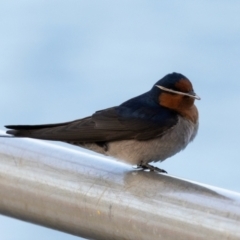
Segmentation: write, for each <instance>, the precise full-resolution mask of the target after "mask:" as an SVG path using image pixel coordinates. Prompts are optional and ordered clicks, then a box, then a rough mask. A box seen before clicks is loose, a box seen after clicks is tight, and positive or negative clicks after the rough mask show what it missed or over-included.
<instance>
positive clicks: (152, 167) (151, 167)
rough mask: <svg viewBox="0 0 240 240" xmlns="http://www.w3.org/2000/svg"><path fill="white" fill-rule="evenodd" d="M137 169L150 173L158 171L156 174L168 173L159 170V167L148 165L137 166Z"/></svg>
mask: <svg viewBox="0 0 240 240" xmlns="http://www.w3.org/2000/svg"><path fill="white" fill-rule="evenodd" d="M137 168H140V169H142V170H145V169H148V170H150V171H156V172H161V173H167V171H165V170H164V169H161V168H158V167H154V166H152V165H150V164H148V163H145V164H144V163H140V164H139V165H137Z"/></svg>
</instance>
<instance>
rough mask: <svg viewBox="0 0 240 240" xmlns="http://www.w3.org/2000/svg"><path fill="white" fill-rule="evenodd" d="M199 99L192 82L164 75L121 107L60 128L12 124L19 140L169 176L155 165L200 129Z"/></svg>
mask: <svg viewBox="0 0 240 240" xmlns="http://www.w3.org/2000/svg"><path fill="white" fill-rule="evenodd" d="M195 99H197V100H200V97H199V96H198V95H196V93H195V92H194V90H193V86H192V83H191V82H190V80H189V79H188V78H186V77H185V76H184V75H182V74H179V73H171V74H168V75H166V76H164V77H163V78H162V79H160V80H159V81H158V82H156V83H155V84H154V85H153V87H152V88H151V89H150V90H149V91H147V92H145V93H143V94H141V95H139V96H137V97H134V98H131V99H130V100H127V101H126V102H123V103H122V104H120V105H119V106H116V107H111V108H107V109H104V110H100V111H97V112H95V113H94V114H93V115H91V116H89V117H86V118H82V119H78V120H74V121H70V122H64V123H57V124H44V125H8V126H5V127H6V128H8V129H11V130H7V133H8V134H10V135H12V136H15V137H28V138H36V139H43V140H53V141H62V142H66V143H69V144H73V145H77V146H80V147H83V148H86V149H89V150H92V151H95V152H97V153H101V154H104V155H107V156H111V157H114V158H116V159H118V160H122V161H124V162H126V163H128V164H131V165H137V167H138V168H141V169H149V170H150V171H154V170H155V171H158V172H163V173H166V171H165V170H163V169H160V168H157V167H154V166H152V165H150V164H149V163H151V162H158V161H164V160H165V159H167V158H169V157H171V156H173V155H175V154H176V153H178V152H179V151H181V150H183V149H184V148H185V147H186V146H187V145H188V143H189V142H191V141H192V140H193V139H194V138H195V136H196V134H197V131H198V126H199V121H198V119H199V117H198V110H197V107H196V106H195V105H194V101H195Z"/></svg>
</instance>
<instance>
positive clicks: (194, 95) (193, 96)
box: [156, 85, 201, 100]
mask: <svg viewBox="0 0 240 240" xmlns="http://www.w3.org/2000/svg"><path fill="white" fill-rule="evenodd" d="M156 87H158V88H160V89H161V90H163V91H166V92H170V93H175V94H180V95H184V96H188V97H191V98H195V99H197V100H201V98H200V97H199V96H198V95H197V94H196V93H195V92H193V91H192V92H190V93H184V92H180V91H175V90H172V89H169V88H165V87H163V86H160V85H156Z"/></svg>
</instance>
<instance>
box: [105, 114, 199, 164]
mask: <svg viewBox="0 0 240 240" xmlns="http://www.w3.org/2000/svg"><path fill="white" fill-rule="evenodd" d="M197 130H198V123H197V124H194V123H193V122H191V121H189V120H186V119H184V118H182V117H180V116H179V119H178V123H177V124H176V125H175V126H174V127H173V128H172V129H169V130H168V132H167V133H166V134H165V135H164V136H162V137H161V138H156V139H152V140H148V141H136V140H124V141H115V142H110V143H108V151H107V152H105V153H104V154H106V155H108V156H113V157H115V158H117V159H119V160H122V161H124V162H127V163H130V164H133V165H135V164H140V162H141V161H142V162H143V163H149V162H152V161H154V162H157V161H164V160H165V159H166V158H169V157H171V156H173V155H174V154H176V153H178V152H179V151H181V150H183V149H184V148H185V147H186V146H187V145H188V143H189V142H190V141H192V140H193V139H194V137H195V136H196V134H197ZM102 153H103V152H102Z"/></svg>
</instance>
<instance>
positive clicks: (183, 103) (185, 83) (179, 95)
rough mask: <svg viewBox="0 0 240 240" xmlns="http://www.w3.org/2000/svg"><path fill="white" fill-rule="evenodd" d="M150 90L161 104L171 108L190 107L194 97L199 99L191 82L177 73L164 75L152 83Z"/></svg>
mask: <svg viewBox="0 0 240 240" xmlns="http://www.w3.org/2000/svg"><path fill="white" fill-rule="evenodd" d="M152 91H154V93H155V94H156V95H157V101H158V103H159V104H160V105H161V106H163V107H167V108H170V109H173V110H181V109H186V108H190V107H191V106H192V105H193V104H194V100H195V99H197V100H200V97H199V96H197V95H196V93H195V92H194V90H193V86H192V83H191V82H190V81H189V80H188V79H187V78H186V77H185V76H184V75H182V74H179V73H171V74H168V75H166V76H165V77H163V78H162V79H160V80H159V81H158V82H157V83H156V84H154V86H153V88H152ZM155 94H154V95H155ZM156 95H155V96H156Z"/></svg>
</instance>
